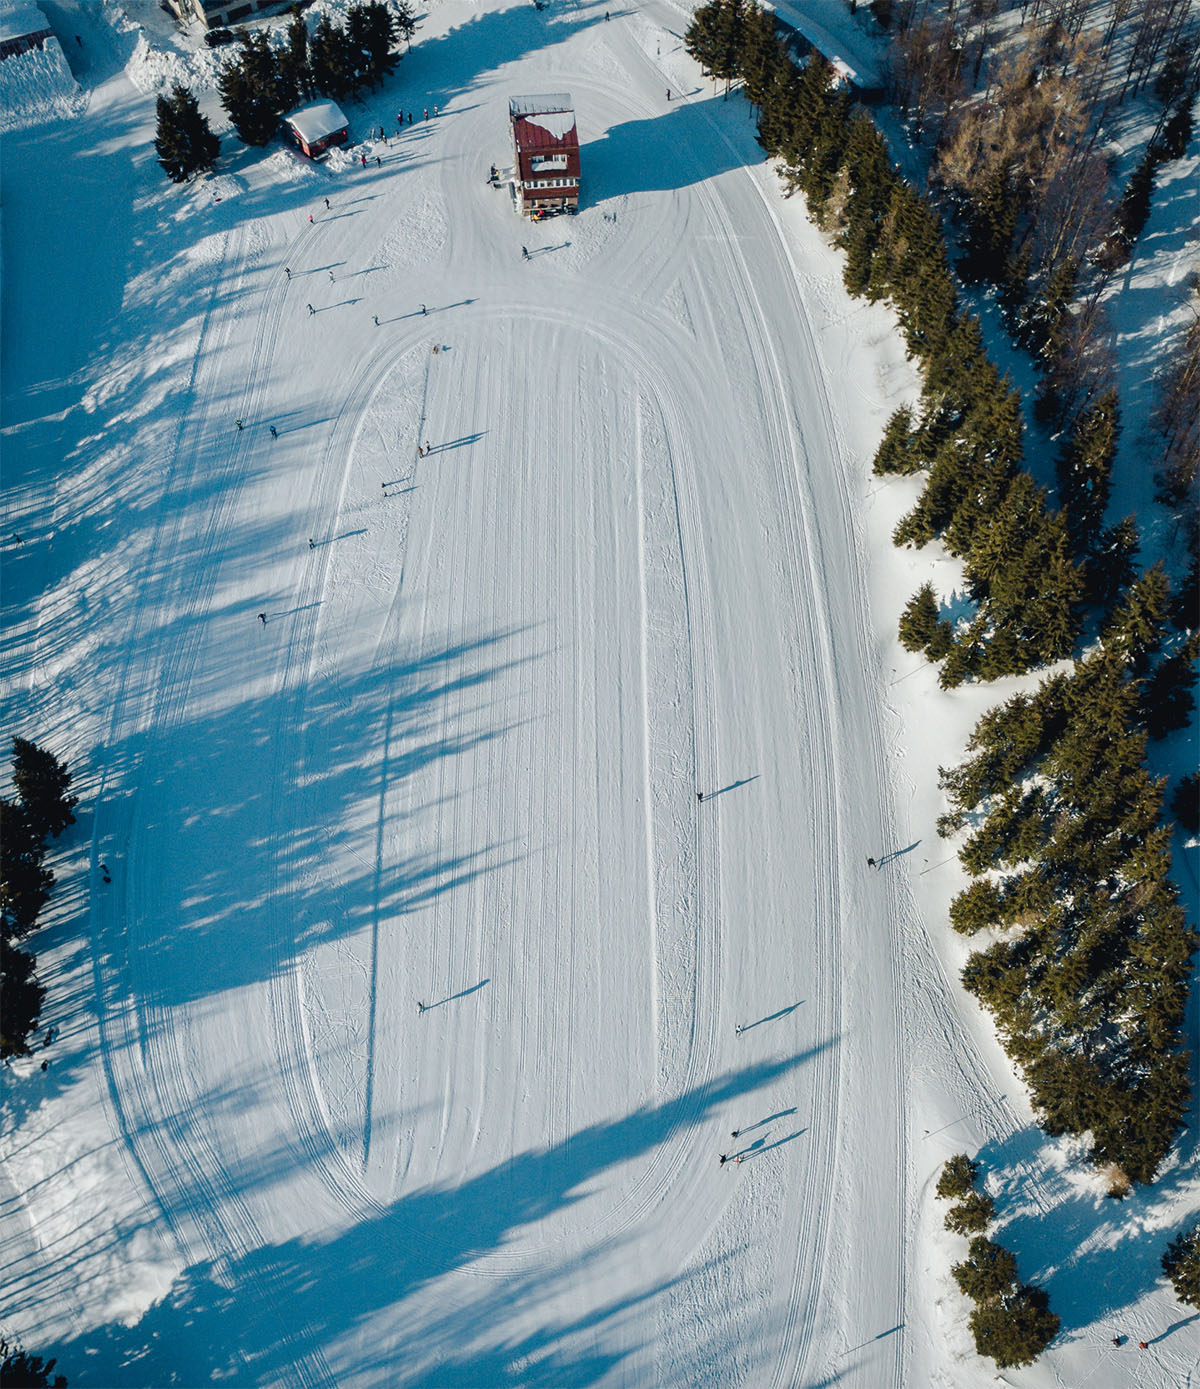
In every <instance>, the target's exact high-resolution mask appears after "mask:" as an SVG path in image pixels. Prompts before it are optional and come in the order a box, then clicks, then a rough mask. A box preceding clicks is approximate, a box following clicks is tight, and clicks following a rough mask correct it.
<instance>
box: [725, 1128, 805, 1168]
mask: <svg viewBox="0 0 1200 1389" xmlns="http://www.w3.org/2000/svg"><path fill="white" fill-rule="evenodd" d="M807 1132H808V1130H807V1129H797V1130H796V1132H795V1133H789V1134H788V1136H787V1137H786V1138H777V1139H776V1140H775V1142H774V1143H768V1142H767V1141H766V1139H765V1138H760V1139H758V1141H757V1142H755V1143H751V1145H750V1146H749V1147H748V1148H743V1149H742V1151H741V1152H740V1153H735V1154H734V1157H735V1158H739V1157H740V1158H741V1160H742V1161H743V1162H749V1161H750V1159H751V1158H756V1157H762V1155H763V1154H764V1153H769V1152H770V1151H771V1149H772V1148H782V1147H783V1145H784V1144H785V1143H790V1142H791V1141H792V1139H793V1138H799V1137H800V1135H801V1134H802V1133H807Z"/></svg>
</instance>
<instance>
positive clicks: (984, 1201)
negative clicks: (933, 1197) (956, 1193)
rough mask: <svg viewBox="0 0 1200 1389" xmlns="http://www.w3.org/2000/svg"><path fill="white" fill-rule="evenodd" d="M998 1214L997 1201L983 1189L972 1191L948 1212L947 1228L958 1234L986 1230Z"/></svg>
mask: <svg viewBox="0 0 1200 1389" xmlns="http://www.w3.org/2000/svg"><path fill="white" fill-rule="evenodd" d="M995 1214H996V1203H995V1202H994V1201H993V1200H992V1198H991V1197H990V1196H988V1195H986V1194H985V1193H984V1192H982V1191H972V1192H971V1194H970V1195H969V1196H966V1197H964V1198H963V1200H962V1201H960V1202H959V1203H958V1205H957V1206H951V1207H950V1209H949V1210H948V1211H947V1212H946V1229H947V1230H951V1231H953V1232H954V1233H955V1234H956V1235H966V1234H973V1233H975V1232H977V1231H979V1230H986V1229H987V1227H988V1226H989V1225H990V1224H991V1222H992V1217H993V1216H994V1215H995Z"/></svg>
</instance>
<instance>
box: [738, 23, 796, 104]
mask: <svg viewBox="0 0 1200 1389" xmlns="http://www.w3.org/2000/svg"><path fill="white" fill-rule="evenodd" d="M775 29H776V21H775V16H774V14H772V13H771V12H770V11H769V10H764V9H762V8H761V7H760V6H759V5H758V4H757V3H755V0H748V3H747V4H746V7H745V12H744V15H743V18H742V37H741V45H740V49H739V53H738V72H739V73H740V75H741V78H742V85H743V88H744V90H745V93H746V96H747V98H748V100H749V102H750V104H751V105H752V106H758V107H760V108H761V106H762V104H763V102H764V100H765V99H766V96H767V93H768V92H769V91H770V90H771V88H772V86H773V85H774V78H775V75H776V72H777V70H778V67H779V64H780V63H781V62H784V63H787V64H788V65H789V66H790V65H791V59H790V58H789V57H788V56H787V54H786V53H785V52H784V51H783V49H782V48H781V46H780V43H779V40H778V39H777V38H776V37H775Z"/></svg>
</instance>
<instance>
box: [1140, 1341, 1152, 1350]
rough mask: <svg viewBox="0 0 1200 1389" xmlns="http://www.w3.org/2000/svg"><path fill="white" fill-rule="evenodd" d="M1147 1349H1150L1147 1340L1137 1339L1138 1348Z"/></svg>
mask: <svg viewBox="0 0 1200 1389" xmlns="http://www.w3.org/2000/svg"><path fill="white" fill-rule="evenodd" d="M1149 1349H1150V1344H1149V1342H1148V1341H1139V1342H1138V1350H1149Z"/></svg>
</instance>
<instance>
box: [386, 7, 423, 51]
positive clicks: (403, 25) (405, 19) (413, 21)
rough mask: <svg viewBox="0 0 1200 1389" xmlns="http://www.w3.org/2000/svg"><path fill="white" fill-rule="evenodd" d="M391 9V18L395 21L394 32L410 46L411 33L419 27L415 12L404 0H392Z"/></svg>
mask: <svg viewBox="0 0 1200 1389" xmlns="http://www.w3.org/2000/svg"><path fill="white" fill-rule="evenodd" d="M391 10H392V18H393V19H394V20H395V21H396V32H397V33H398V34H399V36H400V37H401V38H402V39H403V40H404V42H405V44H406V45H408V46H409V47H411V46H412V40H413V35H414V34H415V33H416V32H417V29H418V28H419V27H420V25H419V22H418V20H417V17H416V14H415V12H414V11H413V10H412V8H411V7H410V6H409V5H407V4H406V3H405V0H392V3H391Z"/></svg>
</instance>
